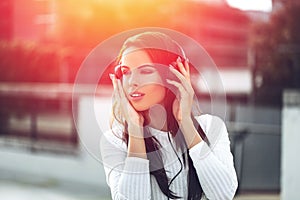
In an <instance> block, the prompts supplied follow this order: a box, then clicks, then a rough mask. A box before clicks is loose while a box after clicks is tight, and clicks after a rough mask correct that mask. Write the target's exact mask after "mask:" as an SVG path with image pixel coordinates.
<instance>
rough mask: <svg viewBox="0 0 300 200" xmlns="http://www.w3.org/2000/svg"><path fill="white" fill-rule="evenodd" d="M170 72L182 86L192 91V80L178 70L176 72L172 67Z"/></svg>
mask: <svg viewBox="0 0 300 200" xmlns="http://www.w3.org/2000/svg"><path fill="white" fill-rule="evenodd" d="M169 69H170V71H171V72H172V73H173V74H174V75H175V76H176V77H177V78H178V79H179V81H180V82H181V84H182V85H183V86H184V87H185V88H186V89H187V90H190V88H191V87H192V86H191V83H190V80H189V79H187V78H186V77H185V76H183V75H182V74H181V73H180V72H179V71H178V70H176V69H175V68H174V67H173V66H172V65H170V67H169Z"/></svg>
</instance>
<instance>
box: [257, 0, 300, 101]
mask: <svg viewBox="0 0 300 200" xmlns="http://www.w3.org/2000/svg"><path fill="white" fill-rule="evenodd" d="M282 5H283V6H282V7H281V8H280V9H278V10H276V11H274V12H273V13H272V15H271V17H270V20H269V22H268V23H259V24H256V25H255V27H254V31H253V33H252V47H253V49H254V51H255V57H256V63H255V66H254V73H255V74H261V75H262V76H263V84H262V86H261V87H259V88H256V89H257V90H256V95H257V96H256V97H257V99H258V101H260V102H263V103H270V104H272V103H274V104H281V98H282V97H281V95H282V90H283V89H285V88H300V80H299V78H298V76H299V74H300V24H299V22H298V20H299V19H300V4H298V3H292V2H285V3H284V4H282Z"/></svg>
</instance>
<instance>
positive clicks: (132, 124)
mask: <svg viewBox="0 0 300 200" xmlns="http://www.w3.org/2000/svg"><path fill="white" fill-rule="evenodd" d="M109 76H110V78H111V80H112V84H113V88H114V93H113V97H114V98H115V101H116V102H117V104H118V105H117V106H118V107H119V109H120V112H121V115H122V116H123V117H124V119H125V120H126V122H127V124H128V134H129V135H130V136H135V137H139V138H140V137H143V123H144V118H143V116H142V115H141V114H139V113H138V112H136V110H135V109H134V108H133V107H132V105H131V104H130V102H129V100H128V99H127V97H126V94H125V91H124V89H123V87H122V83H121V80H120V79H117V78H116V77H115V75H114V74H109Z"/></svg>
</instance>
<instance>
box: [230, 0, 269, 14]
mask: <svg viewBox="0 0 300 200" xmlns="http://www.w3.org/2000/svg"><path fill="white" fill-rule="evenodd" d="M226 1H227V3H228V4H229V5H230V6H232V7H235V8H238V9H241V10H255V11H264V12H270V11H271V10H272V0H226Z"/></svg>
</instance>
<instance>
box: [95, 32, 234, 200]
mask: <svg viewBox="0 0 300 200" xmlns="http://www.w3.org/2000/svg"><path fill="white" fill-rule="evenodd" d="M117 63H118V65H117V66H116V68H115V73H114V74H111V75H110V77H111V80H112V83H113V86H114V96H113V109H112V110H113V117H112V123H111V131H109V132H107V133H105V135H104V136H105V137H103V140H102V141H101V153H102V158H103V163H104V168H105V173H106V179H107V183H108V185H109V187H110V189H111V194H112V198H113V199H130V200H133V199H138V200H141V199H159V200H160V199H232V198H233V197H234V194H235V191H236V188H237V178H236V173H235V169H234V165H233V158H232V154H231V152H230V142H229V138H228V133H227V130H226V127H225V125H224V122H223V121H222V120H221V119H220V118H218V117H215V116H211V115H200V116H194V115H193V112H192V111H194V110H193V109H194V108H193V104H194V103H195V102H194V90H193V88H192V85H191V81H190V66H191V64H190V63H189V61H188V59H187V58H186V56H185V54H184V51H183V49H182V48H181V47H180V46H179V45H178V43H176V42H175V41H174V40H172V39H171V38H170V37H168V36H167V35H165V34H163V33H159V32H144V33H141V34H138V35H135V36H133V37H131V38H129V39H127V40H126V41H125V43H124V44H123V47H122V49H121V52H120V55H119V58H118V61H117Z"/></svg>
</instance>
